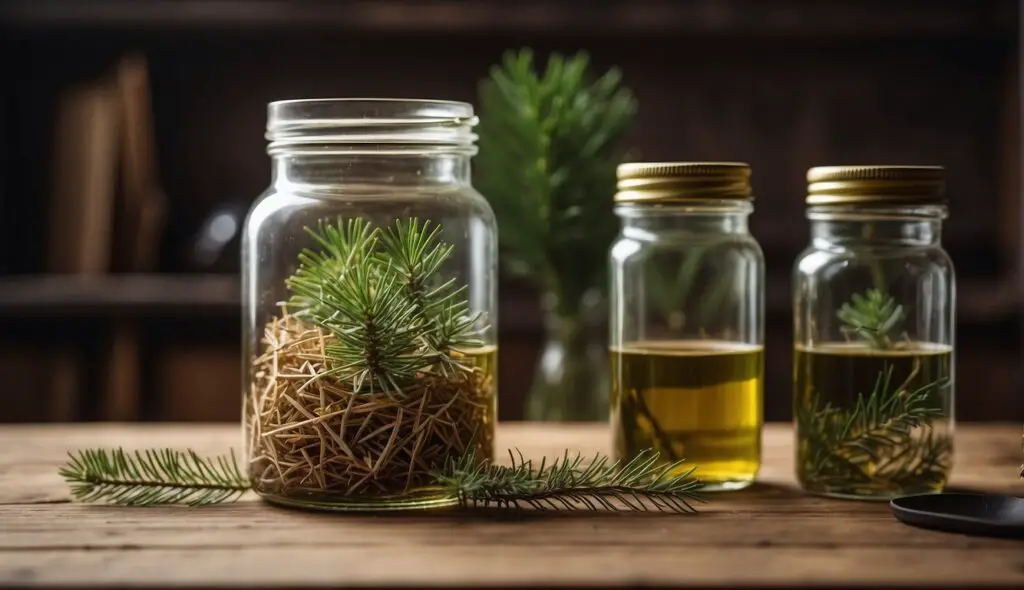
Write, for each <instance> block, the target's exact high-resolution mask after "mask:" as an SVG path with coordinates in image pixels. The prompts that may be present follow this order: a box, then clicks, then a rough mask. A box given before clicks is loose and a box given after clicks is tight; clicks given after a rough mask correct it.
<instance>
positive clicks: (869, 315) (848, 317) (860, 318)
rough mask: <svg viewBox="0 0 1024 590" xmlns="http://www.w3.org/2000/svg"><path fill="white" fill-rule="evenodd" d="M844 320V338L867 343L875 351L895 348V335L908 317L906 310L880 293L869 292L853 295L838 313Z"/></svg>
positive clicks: (875, 290)
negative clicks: (875, 349)
mask: <svg viewBox="0 0 1024 590" xmlns="http://www.w3.org/2000/svg"><path fill="white" fill-rule="evenodd" d="M836 315H837V316H839V319H840V320H842V322H843V324H844V326H842V328H841V329H842V331H843V334H846V335H847V336H849V335H854V336H857V337H859V338H861V339H863V340H866V341H867V342H868V343H869V344H870V345H871V346H872V348H877V349H883V350H884V349H888V348H892V346H893V342H894V340H895V337H894V336H895V332H896V331H897V330H898V329H899V328H900V325H901V324H902V322H903V319H904V318H905V317H906V316H905V314H904V312H903V306H902V305H899V304H897V303H896V300H895V299H893V298H892V297H891V296H889V295H887V294H886V293H884V292H883V291H881V290H880V289H869V290H868V291H867V292H866V293H865V294H864V295H861V294H860V293H854V294H853V296H852V297H851V298H850V301H849V302H847V303H844V304H843V306H842V307H840V308H839V311H838V312H836Z"/></svg>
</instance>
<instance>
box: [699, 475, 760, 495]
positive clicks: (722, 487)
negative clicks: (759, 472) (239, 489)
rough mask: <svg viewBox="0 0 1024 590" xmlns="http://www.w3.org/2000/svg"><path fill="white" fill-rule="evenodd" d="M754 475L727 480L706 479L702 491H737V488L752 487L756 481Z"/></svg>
mask: <svg viewBox="0 0 1024 590" xmlns="http://www.w3.org/2000/svg"><path fill="white" fill-rule="evenodd" d="M754 479H755V478H754V476H753V475H751V476H750V477H749V478H746V479H730V480H725V481H705V482H703V483H704V486H703V487H702V488H701V489H700V491H701V492H713V493H717V492H735V491H736V490H742V489H744V488H748V487H750V485H751V484H753V483H754Z"/></svg>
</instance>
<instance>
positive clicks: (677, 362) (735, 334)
mask: <svg viewBox="0 0 1024 590" xmlns="http://www.w3.org/2000/svg"><path fill="white" fill-rule="evenodd" d="M752 210H753V206H752V205H751V204H750V203H749V202H748V201H738V200H692V201H689V202H687V203H686V204H671V205H646V204H629V205H620V206H619V207H617V208H616V213H617V214H618V215H619V216H620V218H621V219H622V230H621V233H620V234H619V236H618V238H617V240H616V241H615V243H614V244H613V246H612V249H611V269H610V270H611V289H610V304H611V318H610V329H611V334H610V361H611V362H610V374H611V383H612V386H611V422H612V429H613V433H614V441H615V442H614V444H615V450H616V455H617V457H618V458H619V459H625V460H628V459H631V458H632V457H635V456H636V454H637V453H639V452H640V451H642V450H644V449H646V448H653V449H655V450H657V451H659V452H660V453H661V457H662V459H663V460H665V461H668V462H675V461H681V460H685V464H684V465H685V467H684V468H689V467H692V466H696V471H695V473H694V474H695V475H696V476H697V477H699V478H700V479H701V481H702V482H704V484H705V486H706V487H705V489H706V490H726V489H738V488H742V487H745V486H747V485H749V484H750V483H751V482H752V481H753V480H754V478H755V477H756V475H757V472H758V469H759V467H760V463H761V431H762V424H763V409H762V395H763V383H764V379H763V377H764V355H763V338H764V256H763V254H762V252H761V248H760V246H759V245H758V243H757V242H756V241H755V240H754V238H753V237H752V236H751V235H750V233H749V231H748V228H747V217H748V216H749V214H750V212H751V211H752Z"/></svg>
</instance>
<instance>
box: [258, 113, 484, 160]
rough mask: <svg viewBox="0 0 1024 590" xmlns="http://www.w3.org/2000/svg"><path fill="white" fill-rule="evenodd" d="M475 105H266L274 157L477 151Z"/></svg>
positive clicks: (466, 153) (267, 135) (269, 147)
mask: <svg viewBox="0 0 1024 590" xmlns="http://www.w3.org/2000/svg"><path fill="white" fill-rule="evenodd" d="M476 124H477V117H476V116H475V115H474V114H473V107H472V105H470V104H467V103H462V102H450V101H436V100H401V99H311V100H285V101H277V102H272V103H270V104H269V105H268V107H267V133H266V137H267V140H268V141H269V144H268V146H267V152H268V153H269V154H270V155H272V156H277V155H280V154H285V155H320V156H322V155H326V154H379V155H424V156H429V155H432V154H458V155H465V156H467V157H468V156H472V155H474V154H475V153H476V146H475V142H476V138H477V136H476V134H475V133H473V127H474V126H475V125H476Z"/></svg>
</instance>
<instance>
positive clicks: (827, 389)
mask: <svg viewBox="0 0 1024 590" xmlns="http://www.w3.org/2000/svg"><path fill="white" fill-rule="evenodd" d="M807 180H808V184H809V187H808V197H807V204H808V210H807V217H808V219H810V223H811V238H812V241H811V245H810V247H808V248H807V250H805V251H804V253H803V254H802V255H801V256H800V258H799V259H798V260H797V262H796V268H795V272H794V283H793V289H794V290H793V293H794V318H793V322H794V324H793V325H794V343H795V350H794V363H795V366H794V369H793V413H794V417H795V420H796V436H797V441H796V442H797V467H796V469H797V477H798V479H799V481H800V483H801V485H802V486H803V487H804V488H805V489H806V490H807V491H809V492H812V493H816V494H822V495H827V496H836V497H844V498H862V499H878V500H885V499H889V498H893V497H895V496H900V495H905V494H918V493H929V492H938V491H941V490H942V489H943V487H944V486H945V484H946V481H947V480H948V479H949V474H950V470H951V469H952V463H953V327H954V313H955V310H954V289H955V286H954V276H953V263H952V262H951V261H950V259H949V256H948V255H947V254H946V252H945V250H943V248H942V245H941V242H940V237H941V232H942V220H943V219H944V218H945V217H946V201H945V199H944V197H943V170H942V168H940V167H936V166H829V167H821V168H812V169H811V170H809V171H808V173H807Z"/></svg>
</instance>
